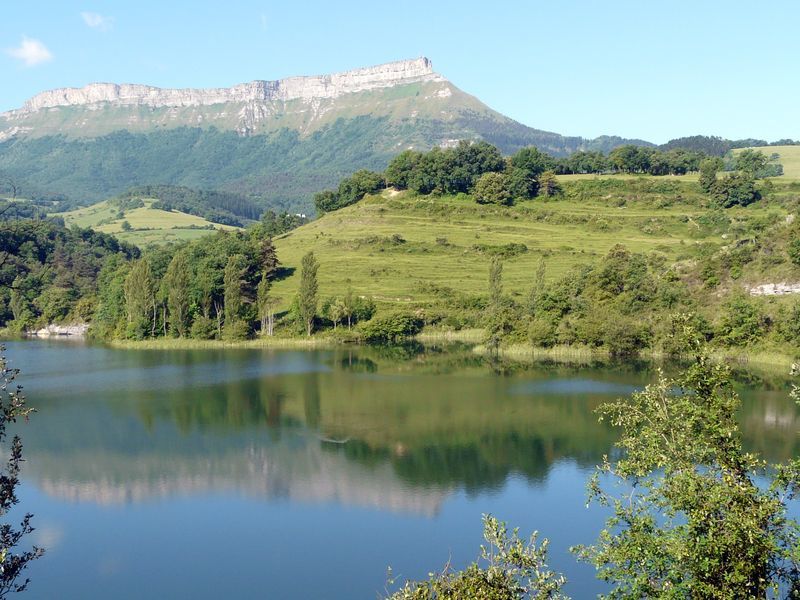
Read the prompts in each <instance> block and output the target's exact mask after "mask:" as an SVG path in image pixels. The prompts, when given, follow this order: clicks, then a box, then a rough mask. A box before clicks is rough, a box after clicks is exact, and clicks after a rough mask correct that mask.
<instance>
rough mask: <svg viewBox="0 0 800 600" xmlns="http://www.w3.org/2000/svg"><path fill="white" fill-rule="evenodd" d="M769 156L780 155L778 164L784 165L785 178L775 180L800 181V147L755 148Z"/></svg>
mask: <svg viewBox="0 0 800 600" xmlns="http://www.w3.org/2000/svg"><path fill="white" fill-rule="evenodd" d="M753 150H760V151H761V152H763V153H764V154H766V155H767V156H772V155H773V154H777V155H778V162H779V163H781V164H782V165H783V176H782V177H776V178H775V179H780V180H784V179H785V180H789V179H800V146H761V147H758V148H753Z"/></svg>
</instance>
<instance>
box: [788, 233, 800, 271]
mask: <svg viewBox="0 0 800 600" xmlns="http://www.w3.org/2000/svg"><path fill="white" fill-rule="evenodd" d="M788 252H789V260H791V261H792V264H794V265H797V266H798V267H800V238H795V239H793V240H792V241H791V242H789V248H788Z"/></svg>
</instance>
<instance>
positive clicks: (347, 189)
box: [314, 140, 783, 214]
mask: <svg viewBox="0 0 800 600" xmlns="http://www.w3.org/2000/svg"><path fill="white" fill-rule="evenodd" d="M777 159H778V156H777V155H773V156H770V157H767V156H766V155H765V154H764V153H763V152H760V151H756V150H750V149H748V150H743V151H742V152H741V153H739V154H737V155H735V156H734V155H731V156H729V157H728V159H727V160H726V161H723V160H722V159H720V158H717V157H710V156H709V155H707V154H706V153H704V152H702V151H695V150H686V149H683V148H673V149H669V150H659V149H656V148H652V147H644V146H635V145H624V146H620V147H618V148H615V149H614V150H612V151H611V152H609V153H608V154H604V153H602V152H593V151H579V152H575V153H573V154H572V155H570V156H569V157H567V158H556V157H553V156H550V155H549V154H547V153H545V152H542V151H540V150H538V149H537V148H535V147H532V146H531V147H527V148H522V149H521V150H519V151H517V152H516V153H515V154H513V155H511V156H509V157H503V156H502V155H501V153H500V150H499V149H498V148H496V147H495V146H492V145H491V144H489V143H487V142H483V141H480V142H469V141H466V140H462V141H461V142H459V143H458V144H457V145H456V146H455V147H451V148H440V147H436V148H433V149H432V150H430V151H428V152H419V151H415V150H406V151H403V152H401V153H400V154H398V155H397V156H396V157H394V158H393V159H392V160H391V162H390V163H389V165H388V166H387V168H386V170H384V171H383V172H375V171H368V170H365V169H362V170H359V171H356V172H355V173H353V174H352V175H351V176H349V177H346V178H344V179H342V180H341V181H340V183H339V186H338V187H337V188H336V189H329V190H324V191H321V192H318V193H317V194H315V195H314V205H315V207H316V209H317V212H318V213H319V214H324V213H327V212H331V211H334V210H338V209H340V208H344V207H345V206H349V205H351V204H354V203H355V202H358V201H359V200H361V199H362V198H363V197H364V196H366V195H368V194H375V193H377V192H379V191H381V190H382V189H386V188H395V189H397V190H410V191H411V192H414V193H416V194H420V195H429V194H433V195H458V194H469V195H471V196H472V197H473V198H474V199H475V201H477V202H478V203H482V204H504V205H510V204H513V203H514V202H515V201H516V200H526V199H531V198H534V197H537V196H538V197H550V196H554V195H557V194H558V193H559V191H560V186H559V183H558V181H557V179H556V175H567V174H597V175H600V174H614V173H627V174H642V175H645V174H647V175H654V176H664V175H684V174H686V173H693V172H698V171H703V172H704V173H706V175H705V176H706V177H708V173H710V172H712V171H713V176H714V178H716V174H717V173H718V172H719V171H722V170H727V171H733V172H734V173H733V174H732V175H731V176H730V177H731V179H729V180H723V181H722V182H721V183H719V184H718V185H717V186H716V187H715V188H714V190H713V191H714V192H715V193H713V194H712V196H714V197H715V198H716V199H718V200H720V202H721V203H722V204H728V205H733V204H748V203H750V202H752V201H755V200H757V199H758V195H757V193H756V191H755V187H754V180H755V179H758V178H764V177H774V176H778V175H781V174H783V168H782V166H781V165H780V164H777V163H776V162H775V161H776V160H777ZM736 171H740V172H741V174H742V175H743V178H742V177H738V178H737V177H736V173H735V172H736ZM703 189H704V190H705V191H706V192H708V193H711V192H712V186H711V185H708V186H706V185H704V186H703ZM748 194H749V197H748V198H745V196H748Z"/></svg>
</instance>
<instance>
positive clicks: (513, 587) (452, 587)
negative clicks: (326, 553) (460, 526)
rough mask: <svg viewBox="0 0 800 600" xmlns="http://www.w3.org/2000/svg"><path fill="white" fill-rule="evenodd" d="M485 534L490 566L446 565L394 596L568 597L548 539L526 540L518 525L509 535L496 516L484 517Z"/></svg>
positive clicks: (484, 553)
mask: <svg viewBox="0 0 800 600" xmlns="http://www.w3.org/2000/svg"><path fill="white" fill-rule="evenodd" d="M483 537H484V539H485V540H486V542H487V545H488V547H483V546H482V547H481V556H480V558H481V561H482V562H483V563H485V566H484V565H481V564H479V563H477V562H474V563H472V564H471V565H469V566H468V567H467V568H466V569H464V570H463V571H457V572H453V571H450V569H449V568H446V569H445V570H444V571H443V572H442V573H437V574H431V575H430V577H429V578H428V579H427V580H425V581H411V582H407V583H406V584H405V585H404V586H403V587H402V588H401V589H400V590H398V591H397V592H395V593H394V594H392V595H391V596H390V600H433V599H441V600H456V599H461V598H463V599H467V598H475V599H481V600H506V599H509V600H511V599H515V598H520V599H523V598H531V599H533V598H542V599H544V598H550V599H552V600H558V599H561V598H566V596H563V595H562V594H561V591H560V590H561V588H562V586H563V585H564V584H565V583H566V579H565V578H564V577H563V576H562V575H559V574H557V573H554V572H553V571H551V570H550V569H548V567H547V546H548V542H547V540H543V541H542V543H541V544H539V545H538V546H537V544H536V539H537V534H536V533H534V534H533V535H532V536H531V538H530V541H529V542H528V543H527V544H526V543H525V542H523V540H521V539H520V538H519V532H518V530H517V529H515V530H514V531H512V532H511V535H509V534H508V531H507V530H506V526H505V524H504V523H501V522H499V521H498V520H497V519H495V518H494V517H491V516H484V517H483ZM389 583H390V585H391V584H392V583H393V581H391V580H390V582H389Z"/></svg>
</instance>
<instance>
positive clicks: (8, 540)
mask: <svg viewBox="0 0 800 600" xmlns="http://www.w3.org/2000/svg"><path fill="white" fill-rule="evenodd" d="M4 353H5V348H3V347H2V346H0V442H4V441H6V439H7V437H8V433H7V432H6V426H7V425H8V424H9V423H15V422H16V421H17V419H27V418H28V415H30V414H31V412H33V409H32V408H30V407H28V406H26V404H25V396H23V395H22V388H21V387H20V386H18V385H16V384H15V383H14V380H15V378H16V376H17V374H18V370H17V369H11V368H9V367H8V362H7V360H6V357H5V354H4ZM22 460H23V458H22V441H21V440H20V438H19V436H17V435H15V436H14V437H13V438H12V439H11V445H10V448H9V449H8V458H7V459H6V464H5V466H4V468H3V469H2V472H0V516H5V515H6V514H7V513H8V511H9V510H11V508H12V507H13V506H14V505H15V504H17V502H18V501H19V500H18V498H17V485H18V484H19V472H20V467H21V466H22ZM32 518H33V515H31V514H26V515H25V516H24V517H23V519H22V522H21V523H20V525H19V528H18V529H15V528H14V527H12V526H11V525H10V524H9V523H2V524H0V598H5V597H6V596H7V595H8V594H9V593H12V592H21V591H23V590H25V588H26V587H27V586H28V583H29V580H28V579H25V580H24V581H20V578H21V575H22V572H23V571H24V570H25V569H26V568H27V566H28V563H30V562H31V561H32V560H35V559H37V558H39V557H40V556H41V555H42V554H44V550H43V549H41V548H38V547H36V546H33V548H32V549H30V550H24V551H15V550H16V549H17V547H18V546H19V544H20V542H21V541H22V540H23V538H24V537H25V536H27V535H28V534H29V533H31V532H32V531H33V527H31V519H32Z"/></svg>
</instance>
